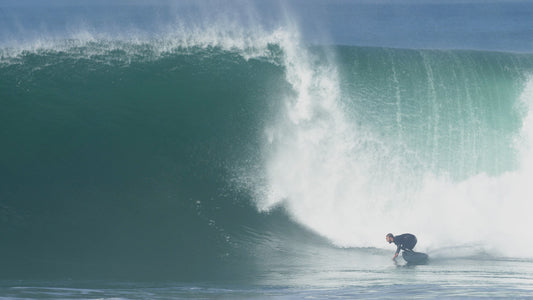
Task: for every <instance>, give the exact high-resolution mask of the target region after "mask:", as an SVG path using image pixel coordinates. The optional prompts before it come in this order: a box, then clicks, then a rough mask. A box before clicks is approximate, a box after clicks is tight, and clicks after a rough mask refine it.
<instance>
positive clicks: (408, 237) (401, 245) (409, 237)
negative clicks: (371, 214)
mask: <svg viewBox="0 0 533 300" xmlns="http://www.w3.org/2000/svg"><path fill="white" fill-rule="evenodd" d="M385 239H386V240H387V242H389V244H390V243H394V244H396V246H398V248H397V249H396V253H394V257H393V258H392V259H393V260H396V257H398V254H399V253H400V250H407V251H413V248H414V247H415V245H416V236H414V235H413V234H410V233H404V234H400V235H397V236H394V235H393V234H392V233H389V234H387V236H386V237H385Z"/></svg>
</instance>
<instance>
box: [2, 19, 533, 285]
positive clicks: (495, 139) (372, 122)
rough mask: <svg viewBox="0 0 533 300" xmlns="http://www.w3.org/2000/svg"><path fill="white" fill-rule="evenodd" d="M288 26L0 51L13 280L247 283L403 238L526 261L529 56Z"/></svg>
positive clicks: (6, 234) (531, 131) (7, 261)
mask: <svg viewBox="0 0 533 300" xmlns="http://www.w3.org/2000/svg"><path fill="white" fill-rule="evenodd" d="M293 32H294V31H292V30H277V31H272V32H253V34H242V32H238V33H237V35H235V33H234V32H233V33H231V34H225V33H221V32H220V31H217V30H216V29H213V30H205V29H204V30H203V31H195V32H192V33H190V34H185V35H183V36H168V37H165V38H162V39H159V40H153V41H142V40H141V41H139V40H136V41H131V40H112V39H111V40H109V39H95V38H86V39H68V40H63V41H54V42H50V43H47V44H42V43H39V44H38V45H36V46H32V47H25V48H24V47H23V48H4V49H2V50H1V51H2V52H0V58H1V60H0V82H2V85H1V88H0V103H1V105H2V108H3V109H2V110H1V111H0V128H1V130H0V138H1V140H2V141H3V147H1V149H0V167H1V170H2V172H1V175H0V176H1V177H2V178H1V179H2V180H0V205H1V206H0V217H1V218H0V220H1V222H2V226H1V229H0V232H1V234H2V237H3V240H4V244H5V245H6V247H4V248H3V249H2V250H1V251H2V252H3V253H2V255H1V256H2V260H3V261H4V262H3V263H4V265H5V266H6V269H7V270H9V272H8V273H10V275H12V274H19V275H21V276H22V275H25V274H30V273H31V274H32V276H33V275H35V274H45V275H51V274H55V273H57V274H56V275H59V276H89V277H90V276H99V277H101V276H103V275H108V276H121V275H126V276H137V275H132V274H143V275H145V276H173V277H178V278H180V279H194V278H201V279H205V278H211V277H216V278H218V277H226V276H229V274H231V275H232V276H246V274H248V273H247V272H253V271H254V268H255V267H260V266H258V264H257V261H258V260H264V259H265V257H262V254H261V253H263V254H264V255H268V254H265V253H266V252H269V250H272V251H279V250H280V249H292V250H291V251H293V252H294V253H298V251H301V248H300V246H301V245H306V246H309V244H312V245H323V244H324V241H323V240H322V238H325V240H328V241H330V242H332V243H333V244H335V245H337V246H341V247H361V248H364V247H378V248H381V247H383V246H384V245H383V244H384V243H383V240H384V239H383V237H384V235H385V234H386V233H387V232H390V231H392V232H398V233H399V232H403V231H410V232H413V233H416V234H417V235H418V236H419V241H421V242H420V247H421V249H427V250H434V249H441V248H442V247H445V246H458V247H462V246H465V247H471V246H476V247H478V246H479V247H482V249H483V251H489V252H490V251H493V252H491V253H494V254H497V255H503V256H528V255H530V254H529V253H531V250H532V249H533V244H531V242H529V241H527V240H523V237H524V236H527V230H528V228H530V227H531V226H529V225H533V224H530V221H529V220H530V218H528V216H527V214H528V211H529V209H530V208H531V205H532V204H530V201H529V198H528V195H531V193H530V192H531V188H530V185H528V184H527V182H528V181H527V179H528V178H530V177H529V176H530V175H531V170H533V168H532V165H533V162H532V159H531V150H530V147H529V144H528V143H529V141H530V140H531V138H532V135H533V127H532V125H531V118H532V114H531V111H530V109H531V108H530V107H531V106H530V102H531V99H532V98H531V97H532V96H533V92H532V87H533V81H531V80H530V79H529V73H530V72H531V70H532V69H533V56H531V55H525V54H508V53H489V52H470V51H429V50H424V51H419V50H398V49H383V48H362V47H347V46H339V47H304V46H302V45H301V44H299V42H298V41H299V37H298V35H297V34H293ZM310 232H312V233H313V234H311V233H310ZM422 241H423V242H422ZM299 245H300V246H299ZM298 249H300V250H298ZM286 252H290V251H282V253H286ZM287 255H288V254H287ZM263 263H264V262H263ZM52 266H53V270H54V271H50V270H51V269H52ZM254 266H255V267H254ZM95 274H96V275H95ZM147 274H148V275H147ZM236 274H237V275H236ZM138 276H141V277H142V275H138Z"/></svg>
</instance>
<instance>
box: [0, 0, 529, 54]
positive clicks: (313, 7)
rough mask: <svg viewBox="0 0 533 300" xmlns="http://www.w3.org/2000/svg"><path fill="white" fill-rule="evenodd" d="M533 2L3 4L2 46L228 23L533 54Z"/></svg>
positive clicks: (324, 39) (374, 42)
mask: <svg viewBox="0 0 533 300" xmlns="http://www.w3.org/2000/svg"><path fill="white" fill-rule="evenodd" d="M532 16H533V1H490V0H489V1H485V0H483V1H481V0H477V1H473V0H470V1H462V0H461V1H459V0H446V1H442V0H441V1H421V0H394V1H393V0H377V1H373V0H372V1H371V0H358V1H348V0H333V1H332V0H330V1H322V0H290V1H281V0H279V1H269V0H256V1H213V0H210V1H192V0H187V1H183V0H182V1H170V0H152V1H140V0H128V1H126V0H115V1H103V0H91V1H89V0H83V1H67V0H55V1H41V0H17V1H10V0H0V45H1V44H9V42H10V41H12V40H19V41H20V40H31V39H35V38H47V37H52V38H58V37H60V36H61V35H62V34H63V33H65V32H67V33H68V32H70V33H72V32H73V31H76V30H87V31H92V32H102V31H103V32H114V31H117V30H118V31H120V30H122V31H131V30H132V29H133V30H134V31H144V32H147V33H150V32H157V31H158V30H159V28H161V27H164V28H167V29H168V27H171V26H172V24H174V23H175V22H177V21H179V22H180V23H182V24H183V23H185V24H188V25H194V24H196V23H200V24H205V23H206V22H213V20H214V19H217V18H223V17H227V18H228V19H231V20H232V21H236V22H242V24H243V26H249V23H250V22H255V23H257V24H260V25H261V26H263V27H265V28H267V29H269V28H275V27H276V26H283V25H284V24H287V22H290V23H292V24H295V25H297V27H298V28H299V30H300V32H301V34H302V36H303V38H304V40H305V42H308V43H314V44H324V43H325V44H343V45H360V46H386V47H400V48H439V49H442V48H444V49H450V48H454V49H457V48H459V49H486V50H505V51H519V52H532V51H533V17H532Z"/></svg>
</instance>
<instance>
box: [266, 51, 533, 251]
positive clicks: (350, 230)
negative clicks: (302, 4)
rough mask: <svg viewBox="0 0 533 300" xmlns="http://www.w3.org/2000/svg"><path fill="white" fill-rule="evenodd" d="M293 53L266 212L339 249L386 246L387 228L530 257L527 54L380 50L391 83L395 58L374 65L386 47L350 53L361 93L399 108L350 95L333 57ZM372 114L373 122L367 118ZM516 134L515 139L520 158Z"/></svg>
mask: <svg viewBox="0 0 533 300" xmlns="http://www.w3.org/2000/svg"><path fill="white" fill-rule="evenodd" d="M295 45H296V44H295ZM291 50H292V49H291V48H288V49H287V48H284V51H285V55H286V56H285V61H286V62H285V66H286V72H287V75H286V76H287V81H288V82H289V83H291V85H292V87H293V89H294V91H295V94H294V95H293V96H292V97H287V99H285V100H286V102H285V103H286V104H285V111H282V114H281V116H282V117H280V118H279V119H276V120H275V122H274V123H273V124H272V125H270V126H268V127H267V133H268V134H267V143H266V146H265V149H266V151H265V153H266V162H265V168H266V172H267V174H268V175H267V176H268V177H267V187H268V188H267V189H266V190H267V191H268V192H267V193H265V194H264V196H263V198H260V199H259V206H260V208H261V209H268V208H272V207H275V206H278V205H282V206H284V207H286V208H287V210H288V211H289V213H290V214H291V215H292V216H293V217H294V218H295V219H296V220H297V221H298V222H300V223H301V224H304V225H305V226H306V227H308V228H310V229H311V230H313V231H315V232H317V233H318V234H320V235H323V236H325V237H327V238H328V239H330V240H331V241H332V242H333V243H334V244H336V245H339V246H344V247H347V246H351V247H380V248H381V247H384V242H383V236H384V234H385V233H387V232H396V233H401V232H413V233H416V234H417V235H418V236H419V237H420V241H421V242H420V243H419V246H418V247H419V249H422V250H429V251H435V250H442V248H443V247H446V248H449V249H458V248H462V249H470V250H467V251H466V253H471V254H474V253H477V252H479V251H488V252H489V253H492V254H495V255H503V256H514V255H521V256H529V254H528V253H529V252H530V251H531V247H532V245H531V243H529V242H527V240H524V239H523V238H521V236H524V235H526V234H527V228H529V227H530V226H528V225H527V224H526V225H523V224H525V223H524V222H527V220H528V219H527V216H526V214H527V213H524V212H525V211H526V212H527V211H528V210H527V209H528V208H529V206H530V205H529V204H528V203H529V201H528V200H527V196H526V195H528V194H530V193H528V189H529V188H528V185H527V184H525V180H527V179H526V178H527V174H528V173H530V172H529V171H528V167H527V166H528V157H530V155H529V153H530V150H529V148H527V147H526V146H524V145H527V141H526V140H524V139H525V138H527V136H528V135H529V134H530V133H529V132H528V131H527V130H528V128H529V125H528V120H529V118H530V116H529V115H530V114H529V113H528V114H527V115H526V117H525V118H524V119H523V120H524V121H523V125H520V124H522V122H521V121H520V116H521V114H520V107H522V108H523V107H528V104H527V103H529V101H530V100H529V97H530V92H528V91H529V90H530V89H531V88H530V85H531V84H530V80H528V79H527V78H526V77H527V76H526V74H527V73H526V72H527V67H528V65H529V64H530V63H529V62H527V60H525V62H526V63H525V64H523V65H520V63H521V61H522V60H523V59H524V57H520V56H517V57H513V56H512V55H507V57H505V56H503V54H491V53H488V54H486V57H484V56H485V54H483V53H475V52H463V53H461V52H458V53H453V52H431V51H427V52H423V51H410V52H409V51H408V50H406V51H401V50H386V52H389V53H393V54H394V56H393V64H392V67H391V68H392V72H391V73H389V74H392V80H391V81H390V82H391V83H392V84H391V86H385V85H384V83H387V80H388V79H387V78H380V77H379V76H380V72H381V68H385V69H386V68H388V67H387V66H386V65H385V66H384V65H382V63H383V61H384V62H385V63H384V64H388V63H390V60H385V59H383V60H381V59H382V57H380V55H381V53H383V52H385V50H381V49H374V50H375V53H372V51H373V50H372V49H368V50H365V51H364V52H362V51H361V52H362V53H363V54H364V55H366V57H365V56H364V55H361V54H360V55H359V56H356V57H355V58H354V63H355V65H351V66H353V68H354V69H355V70H357V68H358V67H359V64H361V65H364V64H369V65H370V66H371V67H372V66H373V67H374V70H372V69H368V70H367V71H368V73H362V74H357V77H355V78H356V79H361V78H362V77H365V76H366V77H370V78H373V80H375V82H370V83H369V85H366V86H363V88H365V89H368V88H371V87H372V86H371V85H374V84H375V85H376V87H377V89H376V93H380V92H383V93H385V94H384V95H387V94H386V93H389V91H390V94H389V95H391V99H390V102H391V103H392V104H394V105H392V106H387V102H389V99H387V98H383V95H379V96H378V97H382V98H381V99H380V98H377V99H371V98H370V99H369V98H368V97H369V95H368V94H359V92H361V91H359V90H357V89H351V90H349V89H348V90H347V89H346V86H343V84H344V85H346V84H352V82H350V81H349V79H348V78H342V77H340V75H339V71H338V70H337V68H335V64H334V62H333V61H327V62H324V61H321V62H320V63H317V62H316V61H315V60H313V56H312V55H311V54H310V53H309V52H305V51H302V50H300V51H298V56H297V57H295V56H294V55H293V53H294V51H291ZM341 50H342V48H341ZM498 56H501V57H500V58H498ZM296 58H297V59H296ZM364 59H367V61H358V60H364ZM487 59H492V61H491V62H487ZM409 60H410V61H409ZM446 61H450V63H449V64H447V65H446ZM394 63H396V66H394ZM517 63H518V67H517ZM324 65H326V66H327V68H325V67H324ZM398 65H400V66H401V67H400V69H398ZM341 68H345V69H346V67H345V66H341ZM523 68H525V69H523ZM359 69H360V70H363V68H361V67H359ZM400 72H401V74H402V77H400V78H399V77H398V74H399V73H400ZM342 75H343V76H346V75H347V73H343V74H342ZM348 75H349V74H348ZM448 75H451V77H447V76H448ZM380 80H381V81H380ZM406 80H407V81H406ZM358 84H360V83H358V82H356V83H355V84H353V85H355V86H357V85H358ZM401 84H403V85H401ZM406 84H408V85H406ZM524 87H525V89H524ZM351 88H353V86H352V87H351ZM417 88H419V89H420V91H416V89H417ZM407 89H409V90H407ZM521 90H523V91H522V92H521ZM360 95H362V96H360ZM370 95H373V94H370ZM375 95H378V94H375ZM361 98H362V99H366V101H370V102H364V101H361ZM372 101H374V102H372ZM376 101H378V102H376ZM365 103H366V104H365ZM520 103H522V105H521V106H520V105H517V104H520ZM451 105H452V106H451ZM354 108H355V109H356V110H355V111H354ZM417 108H418V110H416V109H417ZM389 109H395V110H392V112H393V113H394V114H389V113H388V111H389ZM528 111H529V110H528ZM369 116H370V119H369V118H368V117H369ZM389 116H391V118H390V119H387V117H389ZM372 118H373V119H375V120H377V121H376V123H375V124H374V123H372V122H370V123H365V121H368V120H372ZM409 121H412V124H409V123H408V122H409ZM390 123H391V124H392V125H393V126H392V127H380V126H388V125H386V124H390ZM394 123H395V124H394ZM417 123H418V124H420V126H418V127H417V125H416V124H417ZM413 125H414V126H413ZM376 126H377V127H376ZM407 128H409V131H406V129H407ZM520 128H522V129H520ZM396 130H397V131H396ZM520 130H521V132H520ZM395 132H398V133H397V134H395ZM515 139H518V140H520V141H522V143H521V144H522V146H521V148H520V149H519V151H517V149H516V148H515V147H514V145H513V143H511V142H512V141H514V140H515ZM413 147H414V148H413ZM454 152H456V153H459V154H460V156H459V157H457V156H455V155H451V154H452V153H454ZM517 153H520V154H521V157H522V158H520V157H518V155H517ZM524 153H525V154H524ZM413 158H416V160H413ZM457 158H459V160H457ZM473 159H474V160H476V161H474V162H473V163H471V162H469V161H472V160H473ZM518 161H520V162H518ZM493 162H496V163H499V165H497V164H494V163H493ZM515 162H516V163H515ZM258 189H259V190H261V191H264V186H261V187H259V188H258ZM520 224H522V225H520ZM519 228H520V229H519ZM522 228H524V229H523V230H522ZM480 249H482V250H480ZM462 253H465V252H464V251H462Z"/></svg>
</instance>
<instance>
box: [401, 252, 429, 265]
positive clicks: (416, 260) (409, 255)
mask: <svg viewBox="0 0 533 300" xmlns="http://www.w3.org/2000/svg"><path fill="white" fill-rule="evenodd" d="M402 257H403V259H405V261H406V262H407V263H408V264H412V265H423V264H427V263H428V260H429V256H428V255H427V254H426V253H422V252H414V251H402Z"/></svg>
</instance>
